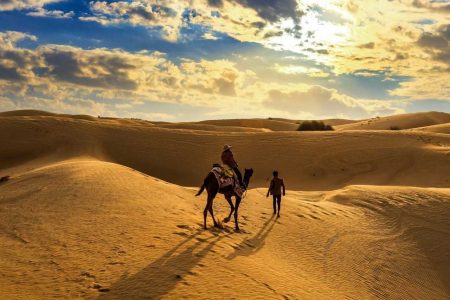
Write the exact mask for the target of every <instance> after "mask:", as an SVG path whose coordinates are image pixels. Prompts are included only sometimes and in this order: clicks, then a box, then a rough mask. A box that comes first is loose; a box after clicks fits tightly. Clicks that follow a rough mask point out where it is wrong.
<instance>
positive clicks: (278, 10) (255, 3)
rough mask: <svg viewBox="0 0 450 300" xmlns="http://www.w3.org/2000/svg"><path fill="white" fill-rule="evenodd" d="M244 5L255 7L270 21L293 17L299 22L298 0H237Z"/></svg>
mask: <svg viewBox="0 0 450 300" xmlns="http://www.w3.org/2000/svg"><path fill="white" fill-rule="evenodd" d="M235 1H236V2H238V3H240V4H241V5H242V6H244V7H249V8H252V9H254V10H255V11H256V12H257V13H258V15H259V16H260V17H261V18H262V19H264V20H266V21H268V22H272V23H274V22H278V21H279V20H280V19H284V18H291V19H293V20H295V21H296V22H298V20H299V18H300V16H301V13H300V12H299V7H298V3H297V1H296V0H235Z"/></svg>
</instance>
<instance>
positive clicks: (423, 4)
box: [412, 0, 450, 13]
mask: <svg viewBox="0 0 450 300" xmlns="http://www.w3.org/2000/svg"><path fill="white" fill-rule="evenodd" d="M436 2H438V1H424V0H414V1H413V2H412V5H413V6H414V7H416V8H424V9H429V10H431V11H435V12H442V13H450V3H436Z"/></svg>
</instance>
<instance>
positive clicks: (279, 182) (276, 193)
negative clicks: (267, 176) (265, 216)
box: [266, 171, 286, 218]
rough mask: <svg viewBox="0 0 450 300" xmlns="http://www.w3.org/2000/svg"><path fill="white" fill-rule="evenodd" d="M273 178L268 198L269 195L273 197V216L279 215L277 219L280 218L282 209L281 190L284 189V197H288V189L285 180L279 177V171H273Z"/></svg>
mask: <svg viewBox="0 0 450 300" xmlns="http://www.w3.org/2000/svg"><path fill="white" fill-rule="evenodd" d="M272 174H273V178H272V180H271V181H270V186H269V190H268V191H267V196H266V197H269V194H270V195H272V196H273V214H277V217H278V218H279V217H280V208H281V188H283V196H284V195H286V188H285V187H284V182H283V179H281V178H279V177H278V171H273V173H272ZM277 204H278V213H277Z"/></svg>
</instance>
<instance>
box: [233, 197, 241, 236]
mask: <svg viewBox="0 0 450 300" xmlns="http://www.w3.org/2000/svg"><path fill="white" fill-rule="evenodd" d="M239 204H241V198H240V197H238V196H236V208H235V211H234V224H235V226H236V231H238V230H239V223H238V210H239Z"/></svg>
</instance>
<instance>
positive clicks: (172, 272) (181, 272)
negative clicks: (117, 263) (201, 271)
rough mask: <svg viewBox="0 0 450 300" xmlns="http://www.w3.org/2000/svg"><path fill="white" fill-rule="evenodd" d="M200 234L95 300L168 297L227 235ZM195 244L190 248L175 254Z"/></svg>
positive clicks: (199, 232) (188, 239) (120, 281)
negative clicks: (203, 235)
mask: <svg viewBox="0 0 450 300" xmlns="http://www.w3.org/2000/svg"><path fill="white" fill-rule="evenodd" d="M203 232H204V231H203V230H199V231H197V232H195V233H194V234H192V235H191V236H189V237H188V238H187V239H185V240H184V241H182V242H181V243H179V244H177V245H176V246H175V247H173V248H172V249H170V250H169V251H168V252H167V253H165V254H164V255H162V256H161V257H159V258H158V259H156V260H155V261H153V262H152V263H151V264H149V265H148V266H146V267H145V268H144V269H142V270H141V271H139V272H138V273H136V274H134V275H132V276H129V277H128V276H127V277H123V278H121V279H119V280H118V281H117V282H115V283H114V284H112V285H111V287H110V291H109V292H108V293H106V294H103V295H100V296H99V298H98V299H143V298H145V299H147V298H148V299H159V298H160V297H162V296H163V295H165V294H167V293H169V292H170V291H171V290H172V289H173V288H174V287H175V286H176V285H177V283H179V282H180V281H181V280H182V279H183V277H184V276H185V275H188V274H192V272H191V270H192V269H193V268H194V267H195V266H197V265H198V264H199V263H200V261H201V260H202V258H203V257H205V256H206V255H207V254H208V253H210V251H211V249H212V248H213V247H214V245H215V244H216V243H217V242H219V241H220V240H221V239H222V238H224V237H225V236H226V235H227V234H214V235H213V236H210V237H207V238H201V237H200V235H201V233H203ZM194 240H195V242H194V243H193V244H191V245H189V246H188V247H186V248H185V249H184V250H182V251H181V252H179V253H177V252H178V250H179V249H181V248H183V246H184V245H185V244H189V243H191V242H192V241H194Z"/></svg>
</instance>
